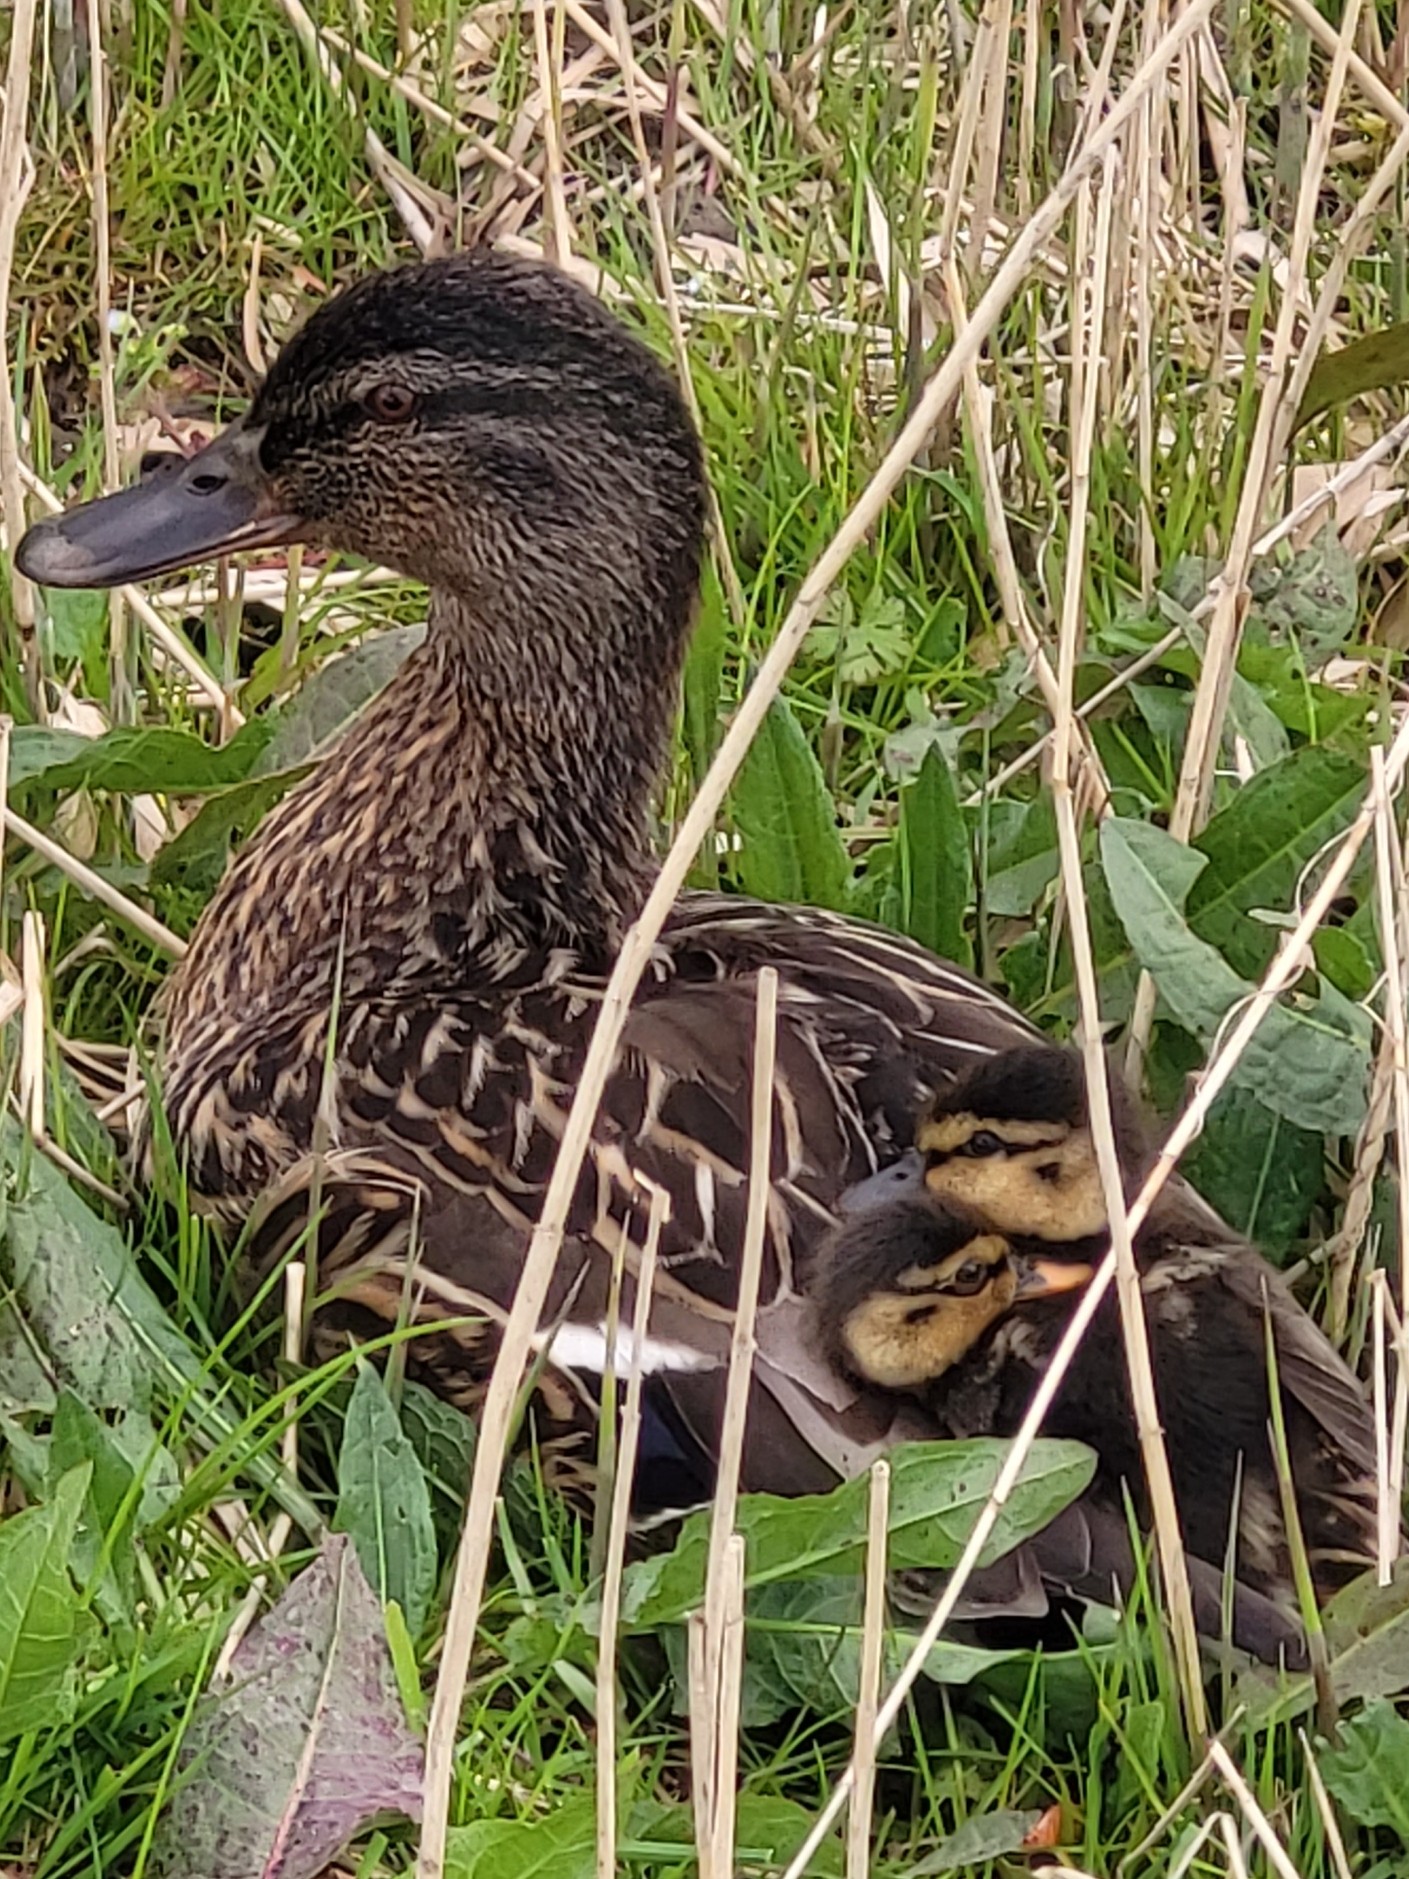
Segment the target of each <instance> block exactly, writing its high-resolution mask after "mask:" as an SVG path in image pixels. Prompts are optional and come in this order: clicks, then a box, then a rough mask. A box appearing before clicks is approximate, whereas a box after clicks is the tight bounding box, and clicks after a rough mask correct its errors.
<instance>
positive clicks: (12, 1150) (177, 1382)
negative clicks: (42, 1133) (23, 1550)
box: [0, 1124, 323, 1535]
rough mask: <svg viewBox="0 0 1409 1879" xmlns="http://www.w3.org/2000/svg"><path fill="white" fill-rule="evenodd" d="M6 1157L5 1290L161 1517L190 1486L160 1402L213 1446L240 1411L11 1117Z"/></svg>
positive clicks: (288, 1489)
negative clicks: (219, 1396) (165, 1436)
mask: <svg viewBox="0 0 1409 1879" xmlns="http://www.w3.org/2000/svg"><path fill="white" fill-rule="evenodd" d="M0 1161H2V1162H3V1163H4V1164H5V1168H6V1172H7V1174H8V1176H9V1178H10V1180H11V1181H12V1182H13V1183H14V1184H15V1189H16V1191H15V1192H14V1194H13V1196H12V1198H11V1199H10V1200H9V1201H8V1202H7V1205H6V1212H5V1224H6V1232H5V1233H4V1234H3V1235H0V1287H2V1288H3V1289H4V1290H5V1291H7V1292H8V1293H9V1294H10V1300H11V1306H12V1308H13V1309H14V1310H15V1311H17V1312H19V1313H22V1314H23V1319H24V1323H25V1325H26V1327H27V1330H26V1332H25V1333H24V1335H25V1336H26V1337H28V1339H29V1340H30V1341H31V1343H32V1345H33V1347H34V1348H35V1349H37V1350H39V1351H42V1352H43V1354H44V1359H45V1363H46V1365H47V1366H48V1369H49V1371H50V1373H51V1374H52V1375H53V1376H54V1377H55V1378H56V1379H57V1380H58V1382H59V1383H61V1384H64V1383H66V1384H68V1385H69V1386H70V1387H71V1388H72V1389H73V1390H74V1391H75V1393H76V1394H77V1395H79V1396H81V1397H82V1398H83V1399H84V1401H85V1402H87V1403H89V1404H90V1405H91V1406H92V1407H93V1408H94V1409H96V1410H98V1411H100V1412H101V1413H102V1414H103V1416H104V1420H105V1422H106V1423H107V1426H108V1432H109V1434H110V1435H111V1437H112V1439H113V1442H114V1443H115V1445H116V1446H117V1449H118V1451H119V1452H120V1453H121V1454H122V1455H123V1456H124V1457H125V1458H126V1459H127V1461H128V1462H129V1463H130V1464H131V1466H132V1467H133V1469H134V1471H135V1472H136V1473H137V1474H138V1475H140V1476H141V1477H142V1479H143V1483H144V1490H143V1498H142V1506H141V1510H140V1514H139V1518H140V1519H141V1520H142V1521H144V1522H146V1521H150V1520H154V1519H156V1518H157V1517H158V1516H159V1515H160V1514H161V1513H162V1512H163V1511H164V1510H165V1509H166V1508H167V1507H169V1506H170V1505H171V1503H172V1501H173V1499H174V1498H175V1495H176V1493H177V1492H178V1490H179V1483H178V1481H177V1475H176V1467H175V1463H174V1462H173V1461H172V1459H171V1457H170V1456H169V1455H168V1453H167V1452H166V1450H165V1449H164V1448H162V1447H160V1446H159V1445H158V1442H157V1436H156V1430H155V1426H154V1421H153V1413H152V1412H153V1410H154V1408H156V1407H158V1406H159V1405H162V1404H164V1403H165V1402H167V1401H168V1400H169V1398H170V1397H174V1396H176V1395H180V1396H181V1398H182V1400H183V1402H184V1404H185V1421H184V1427H185V1430H186V1432H187V1435H188V1436H189V1437H190V1439H191V1440H192V1441H196V1442H203V1443H205V1444H206V1445H207V1446H210V1445H213V1444H215V1443H217V1442H224V1441H227V1440H228V1439H229V1438H230V1435H231V1432H232V1429H233V1427H234V1424H235V1422H236V1421H237V1417H235V1416H232V1415H231V1414H230V1413H229V1412H227V1411H226V1410H225V1409H224V1408H223V1407H222V1406H220V1405H219V1404H218V1403H217V1402H216V1401H215V1399H214V1396H213V1393H212V1392H211V1390H210V1388H209V1379H208V1376H207V1373H206V1370H205V1369H204V1367H203V1366H202V1364H201V1361H200V1359H199V1357H198V1355H197V1354H196V1352H195V1351H194V1350H193V1349H192V1348H191V1345H190V1343H189V1342H188V1340H187V1339H186V1338H185V1337H183V1336H182V1335H181V1334H180V1332H178V1331H177V1330H176V1329H175V1327H174V1326H173V1325H172V1323H171V1320H170V1319H169V1318H168V1317H167V1315H166V1313H165V1312H164V1311H163V1309H162V1307H161V1305H160V1304H159V1303H158V1301H157V1299H156V1297H155V1295H154V1294H153V1292H152V1290H151V1288H150V1287H149V1286H148V1284H147V1282H146V1280H145V1279H143V1278H142V1276H141V1275H140V1273H139V1272H138V1271H137V1266H136V1261H135V1260H134V1258H133V1255H132V1250H131V1248H130V1247H129V1246H128V1245H127V1243H126V1241H125V1240H124V1239H123V1237H122V1235H121V1234H120V1233H118V1232H117V1231H116V1229H115V1228H114V1227H112V1226H110V1225H109V1224H108V1222H107V1221H105V1220H102V1219H100V1218H99V1217H98V1215H97V1214H95V1213H94V1212H93V1210H92V1208H91V1207H89V1206H88V1204H87V1202H86V1201H84V1200H83V1199H82V1198H81V1196H79V1195H78V1194H76V1193H75V1192H74V1190H73V1189H72V1188H71V1187H70V1186H69V1184H68V1182H67V1181H66V1180H65V1179H64V1177H63V1175H62V1174H61V1173H60V1172H59V1170H58V1169H57V1168H55V1167H54V1165H53V1164H52V1162H49V1161H47V1160H46V1159H45V1158H44V1157H43V1156H41V1155H36V1154H34V1153H33V1152H32V1150H31V1149H30V1148H29V1147H28V1145H27V1144H25V1143H24V1141H23V1140H22V1138H21V1136H20V1133H19V1130H18V1128H17V1127H16V1126H15V1125H14V1124H8V1125H0ZM163 1413H164V1412H163ZM245 1472H246V1473H247V1474H248V1476H249V1477H250V1479H252V1480H254V1481H257V1482H259V1483H260V1484H261V1485H262V1486H264V1487H266V1488H267V1489H268V1490H269V1491H270V1492H272V1493H273V1494H274V1495H275V1497H276V1498H277V1499H278V1501H279V1504H280V1505H281V1506H283V1507H285V1508H286V1509H287V1510H288V1512H289V1513H290V1514H291V1515H292V1516H293V1518H294V1519H295V1520H296V1521H297V1522H298V1523H299V1525H300V1526H301V1527H302V1528H303V1529H304V1531H305V1532H306V1533H308V1534H310V1535H317V1534H320V1533H321V1532H322V1530H323V1520H322V1516H321V1515H320V1513H319V1511H318V1508H317V1507H316V1505H315V1504H314V1503H313V1502H312V1501H311V1500H310V1499H309V1497H308V1496H307V1495H306V1494H305V1493H304V1492H303V1490H302V1489H301V1488H300V1487H299V1486H298V1485H297V1483H295V1482H294V1481H292V1480H291V1479H289V1478H288V1476H287V1475H286V1474H285V1473H284V1471H283V1470H282V1469H281V1468H279V1467H278V1466H277V1465H275V1464H274V1463H271V1462H270V1461H269V1460H268V1458H267V1457H265V1456H263V1455H251V1456H249V1457H248V1460H247V1462H246V1463H245Z"/></svg>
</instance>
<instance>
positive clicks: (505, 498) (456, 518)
mask: <svg viewBox="0 0 1409 1879" xmlns="http://www.w3.org/2000/svg"><path fill="white" fill-rule="evenodd" d="M704 520H705V485H704V475H703V468H702V462H701V454H700V448H699V443H698V440H697V438H696V435H695V432H694V429H693V427H692V425H691V422H690V419H689V417H688V415H687V413H686V411H685V408H684V405H683V403H682V401H681V398H680V395H679V393H678V391H677V390H676V388H675V386H674V384H673V383H672V381H671V379H670V377H669V375H668V374H667V373H666V372H665V371H664V370H663V369H662V367H661V366H660V365H659V364H658V363H657V361H656V360H655V358H654V357H653V356H652V355H651V353H650V352H649V351H648V350H647V349H646V347H645V346H644V345H642V343H641V342H640V341H639V340H637V339H636V338H635V337H634V336H633V335H632V334H631V333H630V332H628V331H627V330H626V329H625V328H624V327H623V326H622V325H621V324H620V322H618V321H617V320H616V319H615V318H614V317H612V315H611V314H609V313H608V312H606V310H605V309H604V308H603V307H602V306H601V305H600V304H599V303H598V302H597V301H596V300H595V299H594V298H593V297H592V296H591V295H590V294H589V293H587V292H586V291H585V290H584V289H583V288H581V287H579V286H578V285H577V284H576V283H575V282H573V281H572V280H570V279H569V278H568V277H567V276H566V275H564V274H562V273H560V272H558V271H557V270H556V269H553V268H550V267H547V266H545V265H542V264H539V263H534V262H529V261H524V260H520V259H517V258H513V257H509V256H506V255H502V254H496V253H493V252H491V251H485V250H481V251H477V252H471V253H466V254H458V255H451V256H447V257H445V258H442V259H439V260H435V261H428V262H424V263H421V264H419V265H412V266H409V267H401V268H396V269H393V270H391V271H389V272H386V273H381V274H374V275H371V276H369V277H367V278H366V279H363V280H361V281H359V282H357V283H356V284H355V285H354V286H352V287H349V288H347V289H346V290H345V291H343V292H341V293H339V294H338V295H336V296H335V297H334V298H333V299H332V300H330V301H329V302H328V303H327V305H326V306H324V307H323V308H321V309H320V310H319V311H318V312H317V313H315V314H314V315H313V317H312V318H311V319H310V320H309V321H308V323H307V324H306V325H305V326H304V327H303V329H302V331H301V332H300V333H298V334H297V335H296V337H295V338H294V339H293V340H291V341H290V343H289V344H288V345H287V346H285V348H284V349H283V351H282V352H281V353H280V354H279V357H278V359H277V360H276V362H275V364H274V366H273V368H272V369H271V371H270V373H269V376H268V377H267V379H266V380H265V381H264V384H263V385H262V386H261V387H260V389H259V391H258V392H257V393H256V395H255V398H254V401H253V403H252V404H251V406H250V409H249V411H248V412H247V414H246V415H245V416H244V417H243V418H241V419H240V420H239V421H238V422H236V423H234V424H232V425H231V426H230V427H229V428H228V429H227V430H225V431H224V432H222V433H221V434H220V435H219V436H218V437H217V438H216V439H215V440H214V442H212V443H211V444H209V445H208V446H207V447H206V448H205V449H204V450H202V451H200V452H199V453H198V454H197V455H196V456H194V457H191V458H189V459H187V460H185V461H179V462H178V461H174V462H173V463H172V464H171V466H170V467H168V468H165V469H163V470H162V471H161V472H159V473H158V474H156V475H154V476H151V477H148V478H145V479H144V480H143V481H142V482H140V483H138V484H137V485H136V486H135V487H134V488H131V489H128V490H125V491H123V492H121V493H120V494H118V495H113V496H107V497H103V498H101V499H100V500H98V501H96V502H92V503H86V504H83V505H82V506H80V507H78V508H75V509H72V510H70V511H69V512H68V513H66V514H64V515H60V516H56V517H53V518H52V519H50V520H47V521H43V522H40V523H38V524H37V525H36V526H35V527H34V528H32V529H31V530H30V531H29V533H28V534H27V535H26V536H25V537H24V539H23V540H22V541H21V543H20V544H19V548H18V550H17V553H16V560H17V562H18V564H19V566H20V568H21V570H22V571H23V572H24V573H25V574H26V575H28V576H29V578H30V579H31V580H34V581H38V582H40V583H42V584H43V585H46V586H51V587H110V586H114V585H116V584H118V583H120V582H123V581H131V580H140V579H145V578H147V577H149V576H151V575H156V574H162V573H166V572H168V571H170V570H172V569H176V568H181V567H185V566H187V565H189V564H190V563H192V562H196V561H205V560H209V559H211V558H212V557H213V556H215V555H219V554H226V553H230V552H233V551H236V550H242V549H251V548H264V547H271V546H274V545H277V544H283V543H290V542H309V543H315V544H317V545H318V546H320V547H324V548H330V549H335V550H338V551H340V552H344V553H350V554H355V555H361V556H365V557H367V558H369V559H372V560H376V561H380V562H384V563H386V564H387V565H389V566H391V567H393V568H396V569H397V570H398V571H399V572H401V573H404V574H407V575H410V576H412V577H413V578H416V579H419V580H422V581H424V582H426V583H427V585H428V586H430V587H432V588H433V589H441V590H448V591H450V592H453V593H455V594H457V595H458V596H460V597H461V598H462V599H463V600H464V601H466V602H467V603H468V604H469V605H470V606H471V607H472V608H473V609H474V610H475V611H476V613H481V614H482V613H485V612H489V611H498V612H499V613H500V614H502V613H503V612H504V611H505V610H506V608H507V609H508V610H509V611H512V612H514V613H516V614H517V615H518V616H519V618H520V620H521V621H526V620H527V619H528V618H529V617H530V615H531V616H532V617H533V618H535V619H538V620H551V621H552V622H553V623H554V628H555V631H556V632H557V633H558V634H559V635H560V636H566V637H568V638H569V639H570V638H571V636H572V634H573V632H574V630H575V629H580V630H582V631H584V632H592V633H598V632H601V631H602V630H604V626H605V625H606V623H609V622H610V620H611V619H613V618H617V619H625V620H626V621H627V623H628V624H630V623H631V622H632V620H633V618H634V617H639V615H640V614H641V612H642V611H643V610H644V611H646V612H647V613H648V614H649V615H650V616H651V618H653V619H654V620H657V621H659V622H660V623H661V625H662V627H663V628H664V629H665V630H664V632H663V635H662V637H663V639H664V641H665V645H666V648H667V650H668V653H669V657H670V662H671V664H672V665H673V664H674V661H675V657H676V655H677V654H678V650H679V647H680V646H682V645H683V639H684V634H685V630H686V627H687V625H688V618H689V614H690V611H691V608H692V604H693V600H694V595H695V590H696V584H697V579H698V573H699V563H700V555H701V548H702V541H703V530H704ZM594 588H600V589H601V590H602V595H601V599H602V601H603V604H601V605H599V606H597V607H594V608H592V609H590V610H588V612H589V614H590V617H587V618H585V617H584V608H583V606H582V604H581V596H582V594H583V592H584V590H591V589H594ZM516 600H518V601H520V602H523V601H525V600H528V601H531V603H532V604H531V605H526V604H519V605H517V606H516V605H515V602H516ZM639 637H640V636H639V635H637V640H636V643H633V645H632V646H631V652H632V655H633V656H637V657H639V656H641V652H642V647H641V645H640V643H639ZM672 642H679V644H678V645H677V644H673V643H672ZM646 650H647V654H648V656H649V648H647V649H646Z"/></svg>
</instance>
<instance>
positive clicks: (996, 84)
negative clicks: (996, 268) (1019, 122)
mask: <svg viewBox="0 0 1409 1879" xmlns="http://www.w3.org/2000/svg"><path fill="white" fill-rule="evenodd" d="M1012 36H1013V0H996V4H995V6H994V15H993V31H992V34H991V35H990V41H989V56H988V62H987V63H988V72H987V76H986V81H985V92H984V99H985V108H984V109H983V111H982V112H981V113H980V115H979V129H978V138H977V141H976V143H975V145H974V198H973V211H972V214H971V216H970V218H969V239H968V249H967V253H968V258H969V260H970V262H971V271H972V272H974V273H976V272H977V271H978V269H979V267H980V266H981V265H982V262H983V252H984V248H985V246H986V244H987V241H988V235H989V230H990V227H991V224H992V219H993V212H994V210H995V209H996V208H997V206H998V176H999V166H1000V164H1001V161H1002V156H1003V144H1004V139H1005V135H1006V126H1007V122H1008V65H1009V56H1010V49H1011V44H1012Z"/></svg>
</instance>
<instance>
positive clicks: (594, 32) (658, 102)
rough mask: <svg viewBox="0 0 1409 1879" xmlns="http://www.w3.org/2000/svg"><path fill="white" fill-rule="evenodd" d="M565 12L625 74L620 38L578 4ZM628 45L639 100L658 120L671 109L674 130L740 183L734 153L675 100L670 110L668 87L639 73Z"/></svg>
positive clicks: (574, 0)
mask: <svg viewBox="0 0 1409 1879" xmlns="http://www.w3.org/2000/svg"><path fill="white" fill-rule="evenodd" d="M564 11H565V12H566V14H567V16H568V18H569V19H570V20H571V21H572V23H573V25H574V26H576V27H577V28H578V29H579V30H580V31H581V32H582V33H583V34H584V35H585V36H586V38H588V39H590V40H591V41H592V43H593V45H595V46H597V47H598V48H599V49H600V50H601V51H602V52H605V53H606V55H607V57H608V58H609V59H613V60H615V62H616V63H617V65H618V66H619V67H620V68H621V70H622V71H623V72H625V70H626V66H625V64H623V53H622V44H621V39H620V36H619V35H616V34H613V33H608V32H604V31H603V29H602V24H601V22H600V20H597V19H594V18H593V16H592V15H591V14H590V13H589V12H588V11H587V9H586V7H584V6H582V5H581V4H580V0H564ZM627 37H628V42H630V34H629V32H628V35H627ZM630 43H631V51H630V64H631V65H632V67H634V69H635V72H636V84H637V92H638V96H639V97H640V98H643V99H648V100H649V101H650V106H651V110H652V111H653V112H654V113H655V114H656V115H658V116H660V115H663V114H664V113H665V111H666V110H667V108H668V107H669V108H673V110H674V113H675V123H676V126H677V128H678V129H679V130H681V131H683V132H684V133H685V135H686V136H687V137H688V138H689V139H690V140H691V142H692V143H697V144H698V145H699V147H700V149H701V150H704V151H707V152H708V154H709V155H710V156H711V157H713V159H714V161H715V162H716V163H717V164H718V165H719V167H720V169H721V170H723V171H724V173H725V175H726V176H733V177H735V178H738V179H740V180H742V179H743V177H744V176H745V174H746V172H745V169H744V166H743V164H742V163H740V162H739V159H738V158H737V157H736V156H735V155H734V153H733V151H732V150H730V149H729V147H728V145H727V144H723V143H721V142H720V141H719V139H718V138H717V137H716V136H715V135H714V133H713V131H711V130H708V129H707V128H706V127H705V126H704V125H703V124H702V123H701V122H700V120H699V119H698V118H697V117H696V116H695V114H694V113H693V112H692V111H688V110H686V109H685V108H684V107H683V106H682V105H681V104H680V103H679V101H678V100H677V101H676V102H675V104H674V105H673V107H672V106H671V105H670V98H669V92H668V87H667V86H665V85H662V84H661V82H660V80H659V79H656V78H652V77H651V75H650V74H649V72H646V71H644V70H643V69H642V67H641V62H640V60H639V59H638V58H637V57H636V49H635V44H634V42H630Z"/></svg>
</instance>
